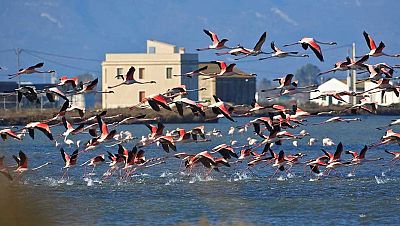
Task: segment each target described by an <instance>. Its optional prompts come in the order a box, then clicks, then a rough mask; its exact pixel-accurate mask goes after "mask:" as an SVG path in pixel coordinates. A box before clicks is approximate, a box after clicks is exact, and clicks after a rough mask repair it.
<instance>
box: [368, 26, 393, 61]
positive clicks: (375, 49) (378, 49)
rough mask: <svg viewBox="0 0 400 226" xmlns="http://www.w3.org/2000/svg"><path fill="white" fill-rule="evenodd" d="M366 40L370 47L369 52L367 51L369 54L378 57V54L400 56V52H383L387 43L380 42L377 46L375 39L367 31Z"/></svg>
mask: <svg viewBox="0 0 400 226" xmlns="http://www.w3.org/2000/svg"><path fill="white" fill-rule="evenodd" d="M363 35H364V38H365V41H366V42H367V45H368V48H369V49H370V51H369V53H367V55H368V56H372V57H378V56H388V57H400V54H394V55H390V54H386V53H384V52H383V49H384V48H385V44H384V43H383V42H380V43H379V45H378V46H376V44H375V41H374V39H372V37H371V36H370V35H369V34H368V33H367V32H366V31H364V32H363Z"/></svg>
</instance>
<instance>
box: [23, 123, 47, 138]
mask: <svg viewBox="0 0 400 226" xmlns="http://www.w3.org/2000/svg"><path fill="white" fill-rule="evenodd" d="M24 128H26V129H28V132H29V136H30V137H31V138H32V139H35V132H34V129H38V130H40V131H41V132H42V133H44V135H46V136H47V137H48V138H49V139H50V140H51V141H53V140H54V138H53V134H52V133H51V130H50V127H49V125H48V124H46V123H42V122H31V123H28V124H27V125H26V126H25V127H24Z"/></svg>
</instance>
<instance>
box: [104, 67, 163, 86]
mask: <svg viewBox="0 0 400 226" xmlns="http://www.w3.org/2000/svg"><path fill="white" fill-rule="evenodd" d="M135 70H136V69H135V67H133V66H132V67H130V68H129V70H128V72H127V73H126V75H125V81H124V82H122V83H120V84H118V85H115V86H109V87H108V88H109V89H113V88H116V87H118V86H122V85H132V84H147V83H156V81H148V82H141V81H137V80H135V78H134V77H133V75H134V74H135Z"/></svg>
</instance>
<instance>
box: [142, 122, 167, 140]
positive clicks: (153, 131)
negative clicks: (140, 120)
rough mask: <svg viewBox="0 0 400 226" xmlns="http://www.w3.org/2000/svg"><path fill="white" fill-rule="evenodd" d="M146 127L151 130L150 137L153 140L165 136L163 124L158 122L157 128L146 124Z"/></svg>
mask: <svg viewBox="0 0 400 226" xmlns="http://www.w3.org/2000/svg"><path fill="white" fill-rule="evenodd" d="M145 125H146V127H147V128H149V130H150V137H151V138H157V137H159V136H162V135H163V131H164V128H165V126H164V124H162V123H161V122H157V126H154V125H151V124H148V123H145Z"/></svg>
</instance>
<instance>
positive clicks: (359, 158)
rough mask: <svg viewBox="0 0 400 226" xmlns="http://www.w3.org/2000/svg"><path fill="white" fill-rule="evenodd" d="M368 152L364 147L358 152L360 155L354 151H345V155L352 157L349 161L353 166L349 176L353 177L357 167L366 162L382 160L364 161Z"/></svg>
mask: <svg viewBox="0 0 400 226" xmlns="http://www.w3.org/2000/svg"><path fill="white" fill-rule="evenodd" d="M367 151H368V146H367V145H364V148H363V149H362V150H361V151H360V153H358V152H356V151H346V152H345V153H346V154H351V155H352V156H353V159H351V164H352V165H354V168H353V170H352V171H351V174H353V175H354V173H355V172H356V169H357V167H359V166H360V165H362V164H364V163H366V162H374V161H379V160H382V159H383V158H376V159H366V158H365V154H366V153H367Z"/></svg>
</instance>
